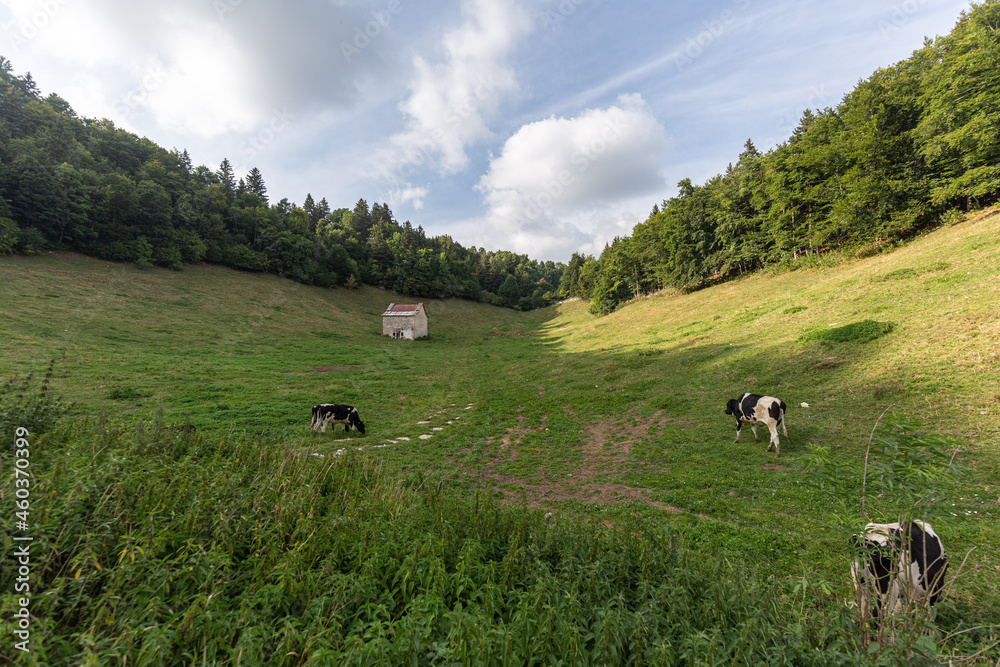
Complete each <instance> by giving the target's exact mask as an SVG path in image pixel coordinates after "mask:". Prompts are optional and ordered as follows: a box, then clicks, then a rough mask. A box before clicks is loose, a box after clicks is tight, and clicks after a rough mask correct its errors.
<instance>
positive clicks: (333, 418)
mask: <svg viewBox="0 0 1000 667" xmlns="http://www.w3.org/2000/svg"><path fill="white" fill-rule="evenodd" d="M327 424H333V432H334V433H336V432H337V424H343V425H344V432H345V433H346V432H347V429H348V427H350V428H352V429H357V430H359V431H361V434H362V435H364V433H365V423H364V422H363V421H361V417H359V416H358V411H357V409H356V408H354V407H353V406H351V405H337V404H334V403H322V404H320V405H314V406H313V419H312V432H313V435H316V429H319V432H320V433H326V425H327Z"/></svg>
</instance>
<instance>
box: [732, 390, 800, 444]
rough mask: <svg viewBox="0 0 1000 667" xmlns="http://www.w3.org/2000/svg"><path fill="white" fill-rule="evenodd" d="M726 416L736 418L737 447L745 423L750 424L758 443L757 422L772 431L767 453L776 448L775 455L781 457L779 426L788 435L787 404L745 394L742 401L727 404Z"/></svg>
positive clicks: (734, 442)
mask: <svg viewBox="0 0 1000 667" xmlns="http://www.w3.org/2000/svg"><path fill="white" fill-rule="evenodd" d="M726 414H727V415H732V416H734V417H736V440H733V444H734V445H735V444H736V443H737V442H739V440H740V429H741V428H743V422H746V423H748V424H750V429H751V430H752V431H753V441H754V442H757V422H762V423H764V424H766V425H767V428H768V429H770V431H771V442H770V443H769V444H768V445H767V449H765V450H764V451H765V452H769V451H771V447H774V455H775V456H781V445H780V443H779V442H778V426H779V425H780V426H781V430H782V431H783V432H784V434H785V435H786V436H787V435H788V429H786V428H785V402H784V401H782V400H779V399H777V398H774V397H772V396H758V395H757V394H743V396H742V398H740V399H735V398H733V399H730V401H729V402H728V403H726Z"/></svg>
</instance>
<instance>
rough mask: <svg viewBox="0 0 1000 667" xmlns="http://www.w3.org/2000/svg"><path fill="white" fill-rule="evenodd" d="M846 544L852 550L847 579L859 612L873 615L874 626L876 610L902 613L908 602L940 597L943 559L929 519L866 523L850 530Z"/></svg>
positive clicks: (944, 568)
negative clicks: (857, 532) (862, 527)
mask: <svg viewBox="0 0 1000 667" xmlns="http://www.w3.org/2000/svg"><path fill="white" fill-rule="evenodd" d="M851 545H852V546H853V547H854V549H855V551H856V555H855V558H854V560H853V562H852V563H851V579H852V580H853V581H854V588H855V590H856V591H858V593H859V594H860V604H861V616H862V618H869V617H871V618H874V619H875V623H876V626H878V625H879V624H880V622H881V619H880V614H886V615H892V614H899V613H903V612H905V610H906V609H908V608H912V606H911V605H914V604H920V605H927V606H928V607H929V606H930V605H933V604H934V603H935V602H937V601H938V598H940V597H941V590H942V589H943V588H944V575H945V572H947V570H948V559H947V558H945V555H944V546H943V545H942V544H941V539H940V538H939V537H938V536H937V535H936V534H935V533H934V529H933V528H931V525H930V524H929V523H925V522H924V521H920V520H919V519H918V520H915V521H911V522H909V523H905V524H901V523H870V524H868V525H867V526H865V532H864V533H863V534H861V535H852V536H851ZM876 588H877V589H878V592H877V594H876V595H875V598H874V601H873V600H872V594H873V592H874V591H875V589H876ZM873 602H874V603H873Z"/></svg>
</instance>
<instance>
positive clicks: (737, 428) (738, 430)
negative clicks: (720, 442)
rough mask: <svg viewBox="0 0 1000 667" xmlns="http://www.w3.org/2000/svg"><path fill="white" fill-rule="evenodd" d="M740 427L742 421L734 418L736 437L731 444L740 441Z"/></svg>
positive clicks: (741, 426)
mask: <svg viewBox="0 0 1000 667" xmlns="http://www.w3.org/2000/svg"><path fill="white" fill-rule="evenodd" d="M741 428H743V422H742V421H741V420H739V419H737V420H736V439H735V440H733V444H734V445H735V444H736V443H737V442H739V441H740V429H741Z"/></svg>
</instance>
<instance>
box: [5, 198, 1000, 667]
mask: <svg viewBox="0 0 1000 667" xmlns="http://www.w3.org/2000/svg"><path fill="white" fill-rule="evenodd" d="M393 301H396V302H401V301H406V298H405V297H400V296H398V295H394V294H392V293H389V292H385V291H382V290H378V289H375V288H371V287H363V288H361V289H359V290H357V291H354V292H349V291H347V290H344V289H335V290H328V289H320V288H315V287H308V286H304V285H301V284H297V283H294V282H291V281H288V280H284V279H281V278H277V277H274V276H268V275H260V274H249V273H240V272H236V271H231V270H226V269H221V268H218V267H210V266H196V267H191V268H187V269H185V270H184V271H179V272H174V271H168V270H161V269H145V270H143V269H139V268H136V267H132V266H127V265H119V264H111V263H107V262H101V261H97V260H93V259H89V258H85V257H82V256H79V255H73V254H58V253H56V254H44V255H38V256H30V257H3V258H0V380H4V379H8V378H23V377H24V376H25V375H27V374H29V373H34V374H35V375H36V377H37V376H40V375H41V374H43V373H44V372H45V369H46V368H47V367H48V365H49V363H50V361H52V360H54V372H53V377H52V379H51V385H52V387H53V388H54V391H55V392H56V393H57V394H59V395H61V396H62V397H63V399H64V400H65V401H70V402H72V403H73V405H74V407H73V410H72V412H71V414H70V415H69V416H68V417H66V418H64V419H63V420H62V421H61V422H60V423H59V425H58V426H57V427H56V428H55V429H54V430H53V431H52V432H51V433H49V434H46V435H44V436H41V437H39V438H38V439H37V440H36V441H35V444H34V447H35V449H33V454H32V456H33V457H37V458H33V459H32V464H33V465H34V466H37V469H36V470H35V474H36V479H37V486H33V487H32V488H33V489H34V490H35V495H33V496H32V498H33V511H34V512H35V514H34V515H33V516H34V517H35V522H36V523H35V524H34V525H35V526H36V528H34V530H35V531H37V532H35V533H34V534H35V535H36V542H35V544H36V545H38V548H39V550H40V553H43V554H44V555H43V556H40V557H39V558H40V560H39V561H38V568H39V570H38V576H39V580H38V581H39V588H38V589H37V591H36V590H35V589H33V593H32V594H33V595H37V599H39V602H38V603H37V604H38V605H39V607H38V608H36V609H35V613H36V614H37V620H36V622H35V625H34V627H35V629H36V630H35V632H36V634H35V635H34V638H33V641H37V642H38V644H37V647H38V648H37V650H36V651H35V652H34V653H33V654H31V655H20V656H18V659H20V660H22V661H24V662H25V664H28V663H29V662H30V661H31V660H34V661H35V663H34V664H59V663H60V662H63V661H65V662H67V663H69V664H105V661H107V660H110V659H112V658H113V659H114V660H116V661H117V662H123V663H125V664H127V663H132V664H203V663H204V664H241V661H242V662H243V664H262V663H265V662H266V663H269V664H272V663H273V664H306V663H307V662H310V661H313V662H315V664H379V663H382V664H401V663H403V662H406V663H409V664H438V663H440V662H449V661H450V662H458V663H464V664H490V663H492V664H526V663H530V662H536V663H537V664H550V663H552V664H555V663H558V662H559V661H562V662H563V663H565V664H591V663H593V664H616V663H634V664H682V663H683V664H762V663H770V664H786V663H787V664H838V663H839V664H856V663H857V661H859V660H861V659H862V658H863V659H864V660H869V661H871V662H873V663H879V661H881V663H882V664H895V662H894V661H895V660H897V659H899V656H900V655H903V653H899V654H897V653H893V652H892V651H891V650H889V649H888V648H887V649H886V651H885V652H877V651H873V652H872V653H870V654H869V653H868V652H867V651H864V650H863V649H859V647H858V645H857V642H856V641H855V640H854V639H852V638H851V637H850V636H849V631H850V627H851V626H850V622H849V620H845V619H844V616H843V614H844V610H845V609H846V607H845V601H847V600H849V599H851V598H852V593H851V585H850V580H849V575H848V558H849V555H850V553H849V550H848V547H847V543H846V535H845V534H843V533H842V532H840V531H838V530H837V529H836V528H835V527H834V525H833V523H832V522H831V521H830V511H831V504H830V497H829V496H827V495H824V494H822V493H820V492H818V491H817V490H816V489H815V488H814V487H812V486H810V485H808V484H807V483H806V480H805V478H806V475H805V461H806V458H807V456H808V454H809V451H810V449H809V448H810V446H811V445H817V446H823V447H827V448H829V449H830V450H831V451H833V452H835V453H836V454H837V455H838V456H839V457H843V459H844V460H846V461H849V462H852V463H853V465H854V470H856V473H857V475H858V476H860V475H861V470H862V466H863V459H864V454H865V447H866V445H867V443H868V438H869V435H870V433H871V431H872V428H873V426H874V425H875V422H876V419H878V418H879V415H880V414H882V412H883V411H884V410H885V409H886V408H889V407H890V406H892V410H893V411H895V412H898V413H900V414H903V415H908V416H910V417H913V418H916V419H918V420H919V421H920V422H921V423H922V425H923V427H924V428H925V429H926V430H927V431H928V432H931V433H939V434H942V435H945V436H947V437H949V438H951V439H953V440H954V441H955V443H956V445H955V449H957V450H958V451H957V453H955V461H956V462H957V463H959V464H960V465H962V466H964V468H965V469H966V472H965V473H964V475H963V476H962V477H961V478H960V479H959V481H958V483H957V484H956V485H955V486H954V487H953V488H949V489H948V491H947V494H946V496H942V497H941V498H939V499H938V501H937V502H936V507H935V509H936V511H937V512H936V514H935V518H934V519H933V524H934V528H935V530H936V531H937V533H938V534H939V535H940V536H941V537H942V540H943V541H944V544H945V548H946V551H947V552H948V553H949V554H950V558H951V561H952V568H953V569H952V570H951V573H952V574H955V573H957V572H958V571H959V565H960V564H961V562H962V559H963V558H965V556H966V554H967V553H969V551H970V550H972V551H971V554H969V556H968V560H967V562H966V563H965V566H964V568H962V570H961V576H960V577H959V578H958V580H957V581H956V582H955V583H954V584H953V586H952V587H951V589H950V591H949V595H948V596H947V599H946V600H944V601H943V602H942V603H941V604H940V605H939V610H938V627H939V628H940V634H939V635H938V636H937V637H936V638H935V641H936V644H935V645H932V646H931V649H930V650H929V653H927V652H926V651H925V653H927V655H926V656H925V659H926V660H927V661H929V662H928V664H933V660H934V659H935V658H933V656H935V655H936V656H938V657H939V658H940V659H941V660H943V661H944V662H947V659H948V658H954V659H956V662H955V664H990V665H994V664H996V663H997V661H998V660H1000V644H998V642H1000V475H998V472H1000V436H998V428H997V426H998V421H997V419H998V415H1000V215H998V214H997V211H996V210H993V211H987V212H983V213H979V214H976V215H974V216H970V218H969V219H967V220H965V221H963V222H961V223H960V224H956V225H954V226H948V227H943V228H940V229H938V230H936V231H934V232H932V233H930V234H927V235H925V236H923V237H921V238H919V239H917V240H915V241H913V242H912V243H910V244H908V245H906V246H903V247H900V248H897V249H896V250H894V251H893V252H891V253H888V254H884V255H878V256H873V257H867V258H864V259H859V260H853V261H834V260H833V259H831V258H826V259H819V260H815V259H812V258H803V259H801V260H799V263H798V264H797V265H795V266H785V267H782V269H781V270H780V271H772V272H766V273H760V274H758V275H754V276H750V277H747V278H744V279H741V280H738V281H733V282H729V283H725V284H722V285H718V286H715V287H712V288H709V289H705V290H701V291H697V292H693V293H689V294H681V293H670V292H664V293H660V294H657V295H654V296H651V297H648V298H643V299H640V300H637V301H635V302H633V303H630V304H628V305H627V306H626V307H623V308H622V309H620V310H619V311H617V312H615V313H613V314H611V315H608V316H606V317H600V318H597V317H594V316H593V315H590V314H589V313H588V310H587V304H586V303H585V302H581V301H567V302H564V303H562V304H559V305H558V306H554V307H550V308H545V309H541V310H538V311H534V312H530V313H521V312H515V311H509V310H503V309H498V308H494V307H491V306H487V305H484V304H477V303H471V302H465V301H460V300H444V301H433V300H432V301H425V302H424V303H425V307H426V309H427V312H428V316H429V321H430V324H429V328H430V332H431V335H430V337H429V338H428V339H426V340H421V341H416V342H407V341H395V340H390V339H387V338H384V337H382V336H380V335H379V333H380V331H381V318H380V314H381V312H382V311H383V310H384V308H385V307H386V306H387V305H388V304H389V303H390V302H393ZM867 321H872V322H876V323H880V324H879V325H878V326H874V328H873V327H872V326H868V325H864V326H857V327H853V328H852V325H857V324H858V323H864V322H867ZM865 327H867V329H866V328H865ZM865 332H869V333H871V332H874V333H872V339H871V340H867V341H864V338H863V337H862V338H859V337H858V335H859V333H860V334H864V333H865ZM838 333H840V334H841V335H840V336H839V337H838V335H837V334H838ZM861 341H864V342H861ZM746 391H751V392H755V393H761V394H769V395H774V396H777V397H779V398H782V399H783V400H784V401H785V402H786V403H787V405H788V412H787V416H786V421H787V427H788V436H787V437H784V436H782V438H781V456H780V457H777V458H776V457H775V456H774V453H773V452H771V453H765V451H764V450H765V447H766V446H767V438H768V433H767V430H766V428H764V427H762V428H759V429H758V434H759V436H760V442H757V443H755V442H754V438H753V433H752V432H751V431H750V429H749V428H744V429H743V433H742V435H741V437H740V440H739V442H738V443H736V444H734V443H733V438H734V437H735V433H734V432H735V423H734V422H733V421H732V420H731V418H730V417H728V416H726V415H724V414H723V410H724V409H725V404H726V401H727V400H728V399H730V398H737V397H739V396H740V395H741V394H742V393H743V392H746ZM320 402H339V403H348V404H352V405H355V406H356V407H358V409H359V412H360V414H361V417H362V419H363V420H364V422H365V424H366V427H367V432H366V434H365V435H363V436H362V435H360V434H357V433H349V434H345V433H343V432H340V431H338V432H336V433H331V432H330V430H329V429H328V431H327V433H326V434H325V435H320V436H316V437H313V436H311V435H310V433H309V419H310V408H311V406H312V405H313V404H315V403H320ZM805 405H808V407H805ZM188 424H189V425H191V426H193V427H195V430H194V431H190V430H183V429H176V428H173V426H175V425H188ZM35 452H37V454H36V453H35ZM4 470H5V471H6V470H8V468H7V467H6V466H5V467H4ZM12 484H13V483H12V480H11V479H10V478H9V475H7V474H6V472H5V476H4V479H2V480H0V489H2V490H3V497H2V503H3V506H4V512H7V513H10V512H12V511H13V510H12V509H10V508H9V507H8V506H9V505H10V504H11V503H12V498H13V496H12V489H13V485H12ZM857 501H858V504H859V503H860V499H857ZM848 502H851V500H850V499H848ZM547 513H552V515H551V517H548V518H546V517H545V515H546V514H547ZM352 531H353V532H352ZM3 548H4V551H5V555H4V559H5V561H7V560H9V558H10V556H9V552H10V550H11V549H12V548H13V546H12V542H11V541H10V539H9V538H8V537H5V538H4V541H3ZM421 555H423V559H421ZM185 568H187V569H185ZM428 568H429V569H428ZM685 573H686V574H685ZM682 574H683V575H684V576H681V575H682ZM12 576H13V575H11V574H10V573H9V572H7V571H5V573H4V575H3V578H2V580H0V582H2V586H3V587H2V589H0V600H3V612H4V617H5V618H8V616H7V615H8V614H9V613H12V611H13V609H14V607H13V605H14V601H13V599H14V596H13V595H12V594H11V591H12V590H13V584H12V579H11V577H12ZM463 582H464V583H463ZM588 582H594V583H592V584H589V587H588ZM33 599H34V598H33ZM220 605H221V606H220ZM684 608H690V610H691V612H690V615H688V616H684V615H683V613H682V612H681V611H678V609H684ZM116 610H117V611H116ZM698 614H700V616H699V615H698ZM675 616H676V618H675ZM296 619H297V620H296ZM616 619H617V620H616ZM789 619H791V620H789ZM477 624H478V625H477ZM11 628H12V625H9V624H8V625H5V626H0V639H2V641H3V645H2V646H0V655H13V654H12V653H10V646H11V644H12V641H13V640H11V635H10V632H11ZM476 628H481V629H479V630H477V629H476ZM553 647H556V648H553ZM890 648H891V647H890ZM925 648H926V647H925ZM920 650H921V649H920V647H919V646H918V647H916V648H913V647H909V646H908V647H905V651H904V653H905V654H906V655H910V653H908V652H910V651H916V655H918V656H919V655H920ZM917 662H918V663H919V664H922V663H920V660H918V661H917Z"/></svg>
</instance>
